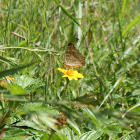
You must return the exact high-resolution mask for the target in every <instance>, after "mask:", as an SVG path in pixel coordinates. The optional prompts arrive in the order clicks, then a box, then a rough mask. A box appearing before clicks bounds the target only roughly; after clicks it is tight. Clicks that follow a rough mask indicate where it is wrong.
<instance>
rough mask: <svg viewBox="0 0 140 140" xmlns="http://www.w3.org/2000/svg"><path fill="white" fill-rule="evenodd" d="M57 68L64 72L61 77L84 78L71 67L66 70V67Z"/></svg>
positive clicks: (70, 78)
mask: <svg viewBox="0 0 140 140" xmlns="http://www.w3.org/2000/svg"><path fill="white" fill-rule="evenodd" d="M58 70H59V71H60V72H63V73H64V75H63V76H62V77H68V78H69V80H72V79H74V80H78V78H84V76H83V74H81V73H79V72H78V71H76V70H73V69H68V70H66V69H61V68H58Z"/></svg>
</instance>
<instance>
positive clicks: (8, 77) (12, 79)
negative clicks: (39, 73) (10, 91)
mask: <svg viewBox="0 0 140 140" xmlns="http://www.w3.org/2000/svg"><path fill="white" fill-rule="evenodd" d="M6 78H7V79H9V80H11V81H12V82H14V80H15V78H12V77H10V76H6Z"/></svg>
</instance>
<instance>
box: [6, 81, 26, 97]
mask: <svg viewBox="0 0 140 140" xmlns="http://www.w3.org/2000/svg"><path fill="white" fill-rule="evenodd" d="M7 88H8V90H9V91H10V93H11V94H12V95H24V94H27V91H26V90H24V89H23V88H22V87H21V86H18V85H17V84H13V83H9V84H8V86H7Z"/></svg>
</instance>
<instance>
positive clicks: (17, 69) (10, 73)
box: [0, 62, 35, 78]
mask: <svg viewBox="0 0 140 140" xmlns="http://www.w3.org/2000/svg"><path fill="white" fill-rule="evenodd" d="M34 63H35V62H34ZM34 63H30V64H27V65H23V66H19V67H17V68H12V69H8V70H5V71H2V72H0V78H1V77H4V76H8V75H12V74H14V73H16V72H18V71H20V70H22V69H24V68H26V67H29V66H31V65H33V64H34Z"/></svg>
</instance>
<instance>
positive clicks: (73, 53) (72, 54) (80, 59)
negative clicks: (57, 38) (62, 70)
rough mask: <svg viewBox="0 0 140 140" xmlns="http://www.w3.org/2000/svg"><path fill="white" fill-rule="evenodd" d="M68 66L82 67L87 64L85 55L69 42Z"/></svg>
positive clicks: (66, 58)
mask: <svg viewBox="0 0 140 140" xmlns="http://www.w3.org/2000/svg"><path fill="white" fill-rule="evenodd" d="M64 65H65V66H66V67H74V68H80V67H82V66H84V65H85V57H84V56H83V55H82V54H81V53H80V52H79V50H77V49H76V48H75V47H74V44H72V43H69V44H68V46H67V48H66V50H65V62H64Z"/></svg>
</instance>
